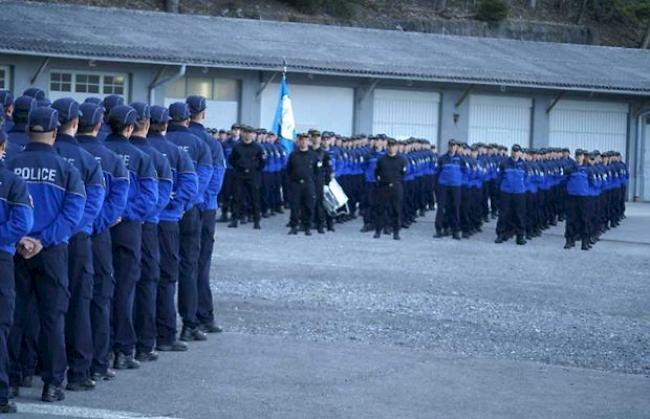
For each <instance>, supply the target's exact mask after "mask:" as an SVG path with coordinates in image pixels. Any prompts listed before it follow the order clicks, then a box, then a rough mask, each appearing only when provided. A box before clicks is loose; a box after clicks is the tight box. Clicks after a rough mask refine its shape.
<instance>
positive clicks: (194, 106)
mask: <svg viewBox="0 0 650 419" xmlns="http://www.w3.org/2000/svg"><path fill="white" fill-rule="evenodd" d="M185 103H187V106H189V108H190V114H191V115H196V114H199V113H201V112H203V111H204V110H206V108H207V107H208V105H207V101H206V100H205V98H204V97H203V96H190V97H188V98H187V99H186V100H185Z"/></svg>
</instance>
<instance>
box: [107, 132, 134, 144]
mask: <svg viewBox="0 0 650 419" xmlns="http://www.w3.org/2000/svg"><path fill="white" fill-rule="evenodd" d="M104 141H124V142H129V139H128V138H126V137H124V136H122V135H120V134H108V135H107V136H106V138H105V139H104Z"/></svg>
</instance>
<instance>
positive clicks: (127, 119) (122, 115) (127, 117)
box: [108, 105, 138, 126]
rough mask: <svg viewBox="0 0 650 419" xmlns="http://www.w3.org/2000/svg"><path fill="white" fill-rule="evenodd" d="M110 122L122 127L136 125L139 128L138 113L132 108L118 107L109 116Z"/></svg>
mask: <svg viewBox="0 0 650 419" xmlns="http://www.w3.org/2000/svg"><path fill="white" fill-rule="evenodd" d="M108 120H109V121H115V122H118V123H119V124H121V125H124V126H126V125H134V126H137V122H138V113H137V112H136V111H135V109H133V108H132V107H130V106H127V105H117V106H115V107H114V108H113V109H111V112H110V113H109V114H108Z"/></svg>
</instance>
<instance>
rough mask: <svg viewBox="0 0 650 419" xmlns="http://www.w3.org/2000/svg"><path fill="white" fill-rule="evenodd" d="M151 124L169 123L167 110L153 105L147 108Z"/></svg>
mask: <svg viewBox="0 0 650 419" xmlns="http://www.w3.org/2000/svg"><path fill="white" fill-rule="evenodd" d="M149 113H150V115H151V123H152V124H166V123H168V122H169V110H168V109H167V108H165V107H164V106H158V105H154V106H152V107H151V108H149Z"/></svg>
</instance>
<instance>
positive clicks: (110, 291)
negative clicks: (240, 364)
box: [0, 88, 264, 413]
mask: <svg viewBox="0 0 650 419" xmlns="http://www.w3.org/2000/svg"><path fill="white" fill-rule="evenodd" d="M0 93H1V94H0V102H1V104H2V106H1V107H0V207H1V210H0V232H1V233H2V234H0V236H1V237H2V238H1V240H0V272H2V280H1V281H0V299H1V300H2V301H0V303H1V304H0V413H13V412H15V411H16V410H17V409H16V406H15V404H14V403H13V402H11V401H10V399H12V398H15V397H18V396H19V395H20V387H31V386H32V377H33V375H35V374H36V373H38V374H40V376H41V378H42V380H43V383H44V386H43V391H42V397H41V398H42V400H43V401H47V402H56V401H60V400H63V399H64V397H65V390H68V391H89V390H93V389H95V387H96V385H97V381H100V380H112V379H114V378H115V376H116V373H115V370H116V369H117V370H119V369H137V368H139V367H140V363H141V362H151V361H156V360H157V359H158V357H159V354H158V352H159V351H186V350H187V349H188V346H187V343H186V342H189V341H196V340H205V339H207V333H218V332H220V331H221V328H220V327H219V326H218V325H217V324H216V321H215V317H214V307H213V300H212V294H211V290H210V286H209V282H210V277H209V267H210V263H211V257H212V251H213V246H214V232H215V223H216V210H217V196H218V194H219V192H220V189H221V185H222V181H223V177H224V172H225V171H226V161H225V158H224V154H223V150H222V146H221V144H220V143H219V142H218V141H217V140H216V139H215V138H213V137H212V136H211V135H210V134H209V133H208V132H207V131H206V129H205V128H204V126H203V124H202V122H203V121H204V120H205V118H206V112H207V109H206V101H205V98H202V97H199V96H192V97H189V98H188V99H187V102H178V103H174V104H172V105H171V106H170V109H167V108H164V107H160V106H153V107H150V106H149V105H148V104H146V103H141V102H135V103H131V104H130V105H126V104H125V103H124V100H123V99H122V98H121V97H119V96H114V95H111V96H107V97H106V98H104V100H98V99H96V98H88V100H86V101H85V102H84V103H83V104H79V103H77V102H76V101H75V100H74V99H72V98H62V99H58V100H56V101H55V102H54V103H51V102H50V101H49V100H47V98H46V97H45V94H44V92H43V91H42V90H40V89H35V88H32V89H28V90H27V91H25V92H24V94H23V95H22V96H20V97H18V98H17V99H15V100H14V97H13V95H12V94H11V92H7V91H2V92H0ZM107 109H110V111H108V112H107ZM6 127H9V128H10V133H9V134H8V133H7V132H6V130H5V128H6ZM260 160H261V161H262V162H263V161H264V159H263V158H260ZM14 255H15V256H14ZM14 276H15V278H16V279H15V280H14ZM177 283H179V287H178V302H177V301H176V295H177V292H176V291H177V290H176V284H177ZM177 312H178V313H180V315H181V318H182V320H183V329H182V330H181V333H180V334H178V333H177V330H176V313H177Z"/></svg>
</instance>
